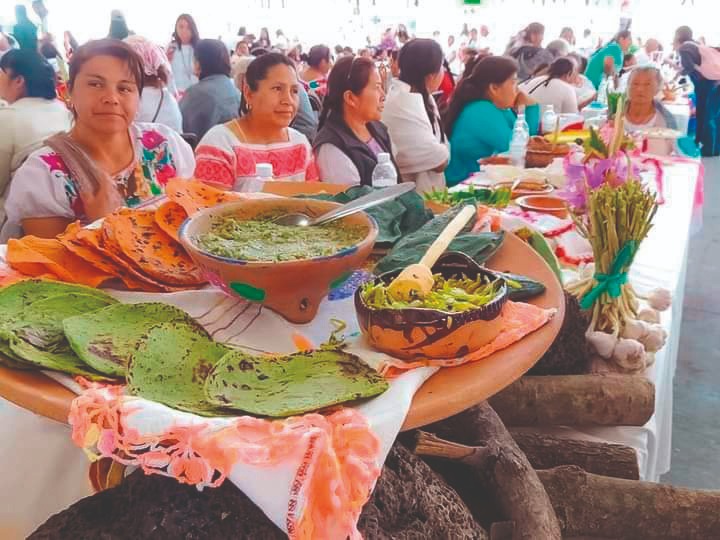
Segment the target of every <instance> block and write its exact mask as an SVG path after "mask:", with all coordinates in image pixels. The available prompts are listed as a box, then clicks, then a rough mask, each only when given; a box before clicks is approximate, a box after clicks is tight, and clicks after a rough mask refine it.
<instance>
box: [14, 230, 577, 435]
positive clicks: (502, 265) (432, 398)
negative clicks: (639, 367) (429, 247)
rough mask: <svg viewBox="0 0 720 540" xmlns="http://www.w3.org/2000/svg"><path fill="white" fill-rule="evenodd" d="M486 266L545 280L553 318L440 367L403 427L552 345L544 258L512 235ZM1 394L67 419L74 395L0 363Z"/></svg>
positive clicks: (560, 311) (457, 405)
mask: <svg viewBox="0 0 720 540" xmlns="http://www.w3.org/2000/svg"><path fill="white" fill-rule="evenodd" d="M487 266H488V267H489V268H491V269H493V270H498V271H509V272H512V273H515V274H523V275H526V276H528V277H530V278H532V279H535V280H537V281H540V282H542V283H543V284H545V287H546V290H545V292H544V293H543V294H542V295H540V296H537V297H535V298H533V299H532V300H530V303H532V304H535V305H538V306H540V307H543V308H555V309H557V313H556V314H555V317H554V318H553V319H551V320H550V322H548V324H546V325H545V326H543V327H542V328H540V329H539V330H537V331H536V332H533V333H532V334H530V335H529V336H527V337H525V339H523V340H522V341H520V342H518V343H515V344H514V345H512V346H510V347H508V348H507V349H504V350H502V351H499V352H497V353H495V354H493V355H491V356H489V357H487V358H485V359H484V360H480V361H478V362H473V363H471V364H465V365H463V366H458V367H454V368H444V369H441V370H440V371H438V372H437V373H436V374H435V375H433V376H432V377H431V378H430V379H428V381H427V382H426V383H425V384H424V385H423V386H422V388H420V390H418V392H417V393H416V394H415V397H414V399H413V402H412V405H411V407H410V412H409V413H408V416H407V418H406V419H405V423H404V424H403V427H402V429H403V430H408V429H414V428H417V427H420V426H424V425H427V424H430V423H432V422H437V421H438V420H442V419H443V418H448V417H449V416H452V415H454V414H457V413H459V412H461V411H464V410H465V409H467V408H469V407H472V406H473V405H476V404H477V403H480V402H481V401H485V400H486V399H488V398H489V397H491V396H493V395H495V394H496V393H498V392H499V391H500V390H502V389H503V388H505V387H506V386H508V385H509V384H511V383H513V382H514V381H515V380H517V379H519V378H520V377H521V376H522V375H523V374H524V373H525V372H526V371H527V370H529V369H530V368H531V367H532V366H533V365H535V362H537V361H538V360H539V359H540V357H541V356H542V355H543V354H545V352H546V351H547V350H548V349H549V348H550V345H551V344H552V343H553V341H555V338H556V337H557V335H558V332H560V326H561V325H562V321H563V318H564V317H565V295H564V293H563V290H562V287H561V285H560V283H559V282H558V281H557V279H556V278H555V275H554V274H553V272H552V270H550V268H549V267H548V265H547V264H546V263H545V261H544V260H543V259H542V258H541V257H540V256H539V255H537V254H536V253H535V252H534V251H533V250H532V249H531V248H530V247H529V246H528V245H527V244H526V243H525V242H523V241H522V240H520V239H519V238H517V237H516V236H514V235H512V234H506V235H505V241H504V242H503V245H502V247H501V248H500V249H499V250H498V252H497V253H496V254H495V256H494V257H493V258H492V259H490V261H489V263H488V264H487ZM0 396H2V397H4V398H5V399H7V400H9V401H11V402H13V403H15V404H16V405H18V406H20V407H23V408H25V409H27V410H29V411H32V412H34V413H36V414H39V415H42V416H45V417H47V418H51V419H53V420H57V421H58V422H65V423H66V422H67V417H68V414H69V412H70V404H71V402H72V400H73V398H74V397H75V394H74V393H73V392H71V391H70V390H68V389H66V388H65V387H64V386H62V385H61V384H59V383H57V382H55V381H54V380H52V379H50V378H49V377H46V376H45V375H43V374H42V373H40V372H36V371H17V370H13V369H9V368H5V367H2V366H0Z"/></svg>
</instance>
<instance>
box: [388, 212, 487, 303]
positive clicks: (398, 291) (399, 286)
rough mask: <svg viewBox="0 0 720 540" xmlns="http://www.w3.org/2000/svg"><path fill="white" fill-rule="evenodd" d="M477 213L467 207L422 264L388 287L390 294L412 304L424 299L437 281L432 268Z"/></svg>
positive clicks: (422, 260) (445, 231) (403, 272)
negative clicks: (414, 301)
mask: <svg viewBox="0 0 720 540" xmlns="http://www.w3.org/2000/svg"><path fill="white" fill-rule="evenodd" d="M475 212H476V210H475V207H474V206H470V205H468V206H465V208H463V209H462V210H461V211H460V212H459V213H458V215H457V216H455V217H454V218H453V220H452V221H451V222H450V223H448V225H447V227H445V229H444V230H443V232H441V233H440V235H439V236H438V237H437V238H436V239H435V241H434V242H433V243H432V244H431V245H430V247H429V248H428V250H427V251H426V252H425V255H423V258H422V259H420V262H419V263H417V264H411V265H410V266H408V267H407V268H405V269H404V270H403V271H402V272H400V274H399V275H398V277H396V278H395V279H394V280H393V281H392V283H390V285H389V286H388V292H389V293H390V295H391V296H392V297H393V298H395V299H397V300H404V301H406V302H411V301H412V300H414V299H416V298H424V297H425V295H426V294H428V293H429V292H430V291H431V290H432V287H433V284H434V283H435V279H434V278H433V273H432V270H431V268H432V267H433V265H434V264H435V263H436V262H437V260H438V259H439V258H440V255H442V254H443V253H444V252H445V250H446V249H447V247H448V246H449V245H450V242H452V241H453V239H454V238H455V237H456V236H457V235H458V233H459V232H460V231H461V230H462V229H463V227H465V225H466V224H467V222H468V221H470V218H471V217H473V215H475Z"/></svg>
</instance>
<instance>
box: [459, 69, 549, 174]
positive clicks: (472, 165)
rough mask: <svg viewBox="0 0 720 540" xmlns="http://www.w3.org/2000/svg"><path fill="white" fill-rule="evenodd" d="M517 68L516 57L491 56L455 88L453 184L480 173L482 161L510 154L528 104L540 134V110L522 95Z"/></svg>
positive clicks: (532, 124) (532, 131) (531, 122)
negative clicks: (520, 116)
mask: <svg viewBox="0 0 720 540" xmlns="http://www.w3.org/2000/svg"><path fill="white" fill-rule="evenodd" d="M517 70H518V66H517V62H516V61H515V60H513V59H512V58H507V57H505V56H489V57H487V58H483V59H482V60H480V62H478V63H477V65H476V66H475V68H474V69H473V71H472V74H471V75H470V76H469V77H467V78H465V79H463V80H462V81H460V83H459V84H458V86H457V88H456V89H455V93H454V94H453V97H452V100H451V101H450V105H449V106H448V110H447V114H446V115H445V130H446V133H447V134H448V135H449V137H450V164H449V165H448V167H447V169H446V170H445V180H446V182H447V184H448V185H449V186H454V185H455V184H457V183H459V182H462V181H463V180H465V179H467V178H468V177H469V176H470V175H471V174H473V173H475V172H477V171H478V170H479V169H480V166H479V164H478V160H480V159H483V158H486V157H490V156H492V155H494V154H498V153H502V152H507V151H508V149H509V147H510V139H511V138H512V131H513V126H514V125H515V119H516V117H517V116H516V113H515V110H517V108H519V107H521V106H525V119H526V120H527V123H528V126H529V127H530V135H536V134H537V131H538V125H539V124H540V107H539V106H538V105H537V103H536V102H535V101H534V100H533V99H532V98H530V97H528V96H527V95H526V94H525V93H524V92H520V91H518V88H517Z"/></svg>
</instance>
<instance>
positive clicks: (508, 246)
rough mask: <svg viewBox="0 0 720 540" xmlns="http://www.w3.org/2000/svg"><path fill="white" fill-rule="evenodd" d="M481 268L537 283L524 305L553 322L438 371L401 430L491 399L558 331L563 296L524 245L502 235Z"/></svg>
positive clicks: (535, 358) (546, 268)
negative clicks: (549, 311) (548, 312)
mask: <svg viewBox="0 0 720 540" xmlns="http://www.w3.org/2000/svg"><path fill="white" fill-rule="evenodd" d="M487 266H488V267H489V268H492V269H494V270H499V271H501V272H511V273H513V274H521V275H525V276H528V277H530V278H532V279H535V280H537V281H539V282H541V283H543V284H544V285H545V287H546V288H547V289H546V291H545V293H543V294H542V295H541V296H539V297H537V298H534V299H533V300H531V301H530V303H532V304H535V305H537V306H540V307H543V308H555V309H557V313H556V314H555V317H553V318H552V320H550V322H549V323H548V324H546V325H545V326H543V327H542V328H540V329H539V330H537V331H536V332H533V333H532V334H530V335H529V336H527V337H525V339H523V340H521V341H519V342H518V343H515V344H514V345H512V346H510V347H508V348H507V349H503V350H502V351H499V352H496V353H495V354H492V355H490V356H488V357H487V358H485V359H483V360H478V361H477V362H472V363H469V364H465V365H462V366H458V367H453V368H443V369H441V370H440V371H438V372H437V373H436V374H435V375H433V376H432V377H430V379H428V380H427V381H426V382H425V384H424V385H423V386H422V387H421V388H420V390H418V391H417V393H416V394H415V397H414V398H413V402H412V405H411V406H410V412H409V413H408V416H407V418H405V423H404V424H403V427H402V430H403V431H405V430H408V429H413V428H417V427H421V426H425V425H427V424H431V423H433V422H437V421H438V420H443V419H444V418H448V417H450V416H452V415H454V414H457V413H459V412H462V411H464V410H465V409H468V408H470V407H472V406H473V405H476V404H477V403H480V402H481V401H485V400H486V399H488V398H489V397H491V396H493V395H495V394H497V393H498V392H499V391H500V390H502V389H503V388H505V387H506V386H508V385H509V384H511V383H513V382H514V381H515V380H517V379H519V378H520V377H522V375H523V374H524V373H525V372H526V371H527V370H529V369H530V368H531V367H533V366H534V365H535V362H537V361H538V360H539V359H540V357H541V356H542V355H543V354H545V352H546V351H547V350H548V349H549V348H550V345H552V343H553V341H555V338H556V337H557V335H558V333H559V332H560V327H561V326H562V322H563V319H564V318H565V293H564V292H563V289H562V286H561V285H560V282H559V281H558V280H557V278H556V277H555V274H553V272H552V270H551V269H550V267H549V266H548V265H547V263H545V261H544V260H543V259H542V257H540V255H538V254H537V253H536V252H535V251H534V250H533V249H532V248H531V247H530V246H529V245H527V244H526V243H525V242H523V241H522V240H520V239H519V238H518V237H517V236H515V235H513V234H506V236H505V241H504V242H503V245H502V247H501V248H500V250H498V252H497V253H496V254H495V256H494V257H493V258H492V259H490V260H489V261H488V264H487Z"/></svg>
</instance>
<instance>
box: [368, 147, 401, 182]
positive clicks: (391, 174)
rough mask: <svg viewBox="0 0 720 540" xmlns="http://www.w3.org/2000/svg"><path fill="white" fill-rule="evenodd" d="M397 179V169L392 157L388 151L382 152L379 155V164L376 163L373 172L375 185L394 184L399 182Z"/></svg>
mask: <svg viewBox="0 0 720 540" xmlns="http://www.w3.org/2000/svg"><path fill="white" fill-rule="evenodd" d="M397 181H398V177H397V171H396V170H395V166H394V165H393V162H392V160H391V159H390V154H388V153H387V152H380V153H379V154H378V155H377V165H375V168H374V169H373V173H372V185H373V187H388V186H394V185H395V184H397Z"/></svg>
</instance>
